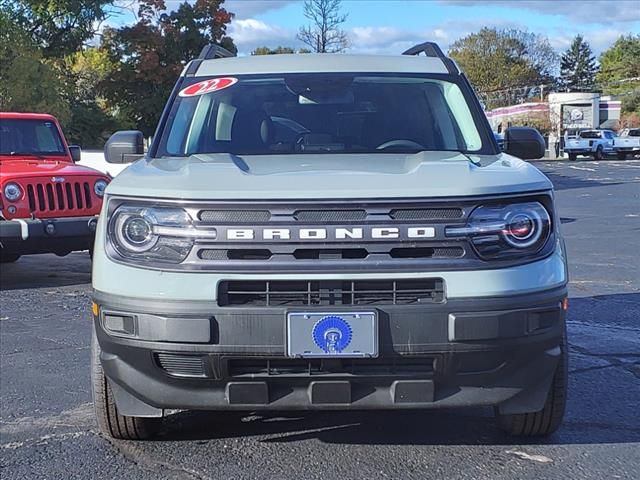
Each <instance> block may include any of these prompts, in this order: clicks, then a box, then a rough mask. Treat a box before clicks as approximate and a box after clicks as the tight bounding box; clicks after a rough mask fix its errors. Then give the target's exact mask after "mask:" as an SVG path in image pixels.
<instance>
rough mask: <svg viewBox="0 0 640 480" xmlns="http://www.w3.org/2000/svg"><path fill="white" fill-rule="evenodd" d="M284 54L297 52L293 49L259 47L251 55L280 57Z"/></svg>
mask: <svg viewBox="0 0 640 480" xmlns="http://www.w3.org/2000/svg"><path fill="white" fill-rule="evenodd" d="M283 53H296V51H295V50H294V49H293V48H291V47H276V48H269V47H258V48H256V49H255V50H254V51H253V52H251V55H279V54H283Z"/></svg>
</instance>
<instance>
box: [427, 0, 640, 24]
mask: <svg viewBox="0 0 640 480" xmlns="http://www.w3.org/2000/svg"><path fill="white" fill-rule="evenodd" d="M439 2H440V3H448V4H451V5H457V6H460V7H465V6H471V5H483V6H487V5H494V6H500V7H506V8H513V9H526V10H530V11H533V12H536V13H539V14H546V15H560V16H563V17H566V18H568V19H570V20H571V21H573V22H579V23H582V24H601V25H607V26H609V27H611V26H612V25H611V24H612V23H630V22H631V23H632V22H640V8H639V7H638V1H637V0H617V1H614V0H589V1H585V0H519V1H513V0H512V1H510V2H506V1H504V0H439Z"/></svg>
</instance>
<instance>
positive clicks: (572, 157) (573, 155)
mask: <svg viewBox="0 0 640 480" xmlns="http://www.w3.org/2000/svg"><path fill="white" fill-rule="evenodd" d="M577 159H578V155H576V154H575V153H570V154H569V160H571V161H572V162H575V161H576V160H577Z"/></svg>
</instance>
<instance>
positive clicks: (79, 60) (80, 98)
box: [64, 47, 135, 148]
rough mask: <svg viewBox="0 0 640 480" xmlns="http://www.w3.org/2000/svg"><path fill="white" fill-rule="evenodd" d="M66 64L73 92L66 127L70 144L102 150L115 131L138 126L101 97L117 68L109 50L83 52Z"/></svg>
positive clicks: (70, 57)
mask: <svg viewBox="0 0 640 480" xmlns="http://www.w3.org/2000/svg"><path fill="white" fill-rule="evenodd" d="M64 65H65V68H64V71H65V72H66V74H67V77H68V85H70V89H71V95H70V99H69V103H70V109H71V119H70V121H69V122H68V125H66V126H65V134H66V135H67V137H68V139H69V141H70V142H72V143H77V144H79V145H82V146H83V147H84V148H102V147H103V146H104V143H105V142H106V141H107V139H108V138H109V136H110V135H111V133H113V132H114V131H115V130H123V129H131V128H134V127H135V125H134V124H133V122H131V120H129V119H128V118H125V117H124V116H123V115H121V114H120V111H119V110H118V108H111V107H110V106H109V104H108V103H107V101H106V99H105V98H104V97H102V96H101V95H100V92H99V86H100V84H101V83H102V82H104V81H105V80H106V79H107V78H109V77H110V76H111V75H113V74H114V73H115V71H116V69H117V67H118V65H117V64H116V63H114V62H113V61H112V60H111V59H110V58H109V55H108V52H107V51H105V50H104V49H100V48H97V47H92V48H87V49H84V50H80V51H78V52H76V53H75V54H73V55H69V56H67V57H66V58H65V60H64Z"/></svg>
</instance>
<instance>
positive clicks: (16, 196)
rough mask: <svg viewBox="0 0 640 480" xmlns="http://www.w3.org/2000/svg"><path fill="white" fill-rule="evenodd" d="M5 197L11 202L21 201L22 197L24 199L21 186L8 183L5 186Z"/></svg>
mask: <svg viewBox="0 0 640 480" xmlns="http://www.w3.org/2000/svg"><path fill="white" fill-rule="evenodd" d="M4 197H5V198H6V199H7V200H9V201H10V202H15V201H16V200H20V197H22V189H21V188H20V185H18V184H17V183H13V182H12V183H7V184H6V185H5V186H4Z"/></svg>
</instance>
